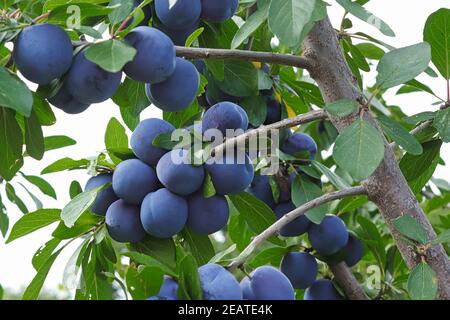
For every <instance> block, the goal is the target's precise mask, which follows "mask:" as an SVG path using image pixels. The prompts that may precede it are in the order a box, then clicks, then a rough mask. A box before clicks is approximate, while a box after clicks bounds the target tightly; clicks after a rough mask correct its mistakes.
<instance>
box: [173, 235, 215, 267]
mask: <svg viewBox="0 0 450 320" xmlns="http://www.w3.org/2000/svg"><path fill="white" fill-rule="evenodd" d="M181 236H182V237H183V239H184V240H185V241H186V244H187V246H188V248H189V249H190V252H191V253H192V256H193V257H194V258H195V260H197V263H198V265H200V266H202V265H204V264H207V263H208V261H209V260H211V258H212V257H214V255H215V254H216V252H215V251H214V247H213V244H212V242H211V240H210V239H209V236H207V235H201V234H197V233H195V232H193V231H192V230H190V229H189V228H188V227H186V228H184V229H183V231H182V232H181Z"/></svg>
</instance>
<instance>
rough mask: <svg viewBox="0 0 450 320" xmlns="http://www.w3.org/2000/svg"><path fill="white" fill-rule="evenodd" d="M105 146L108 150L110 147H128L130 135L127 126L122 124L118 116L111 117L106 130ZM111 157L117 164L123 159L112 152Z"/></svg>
mask: <svg viewBox="0 0 450 320" xmlns="http://www.w3.org/2000/svg"><path fill="white" fill-rule="evenodd" d="M105 146H106V149H107V150H110V149H121V148H123V149H126V148H128V136H127V133H126V131H125V128H124V127H123V126H122V125H121V124H120V122H119V121H118V120H117V119H116V118H111V120H110V121H109V123H108V127H107V128H106V132H105ZM110 157H111V159H112V160H113V162H114V163H115V164H118V163H120V162H121V161H122V160H121V159H119V158H117V157H115V156H114V155H113V154H110Z"/></svg>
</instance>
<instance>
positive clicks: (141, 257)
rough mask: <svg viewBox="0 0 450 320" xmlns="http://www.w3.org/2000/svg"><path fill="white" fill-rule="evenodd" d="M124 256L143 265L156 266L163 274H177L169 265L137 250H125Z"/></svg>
mask: <svg viewBox="0 0 450 320" xmlns="http://www.w3.org/2000/svg"><path fill="white" fill-rule="evenodd" d="M123 255H124V256H126V257H129V258H130V259H131V260H132V261H134V262H136V263H139V264H142V265H145V266H150V267H158V268H159V269H161V270H162V271H163V272H164V274H166V275H169V276H174V277H175V276H177V272H176V270H175V269H171V268H170V267H168V266H167V265H165V264H163V263H161V262H160V261H158V260H156V259H155V258H153V257H151V256H149V255H146V254H143V253H139V252H133V251H132V252H125V253H123Z"/></svg>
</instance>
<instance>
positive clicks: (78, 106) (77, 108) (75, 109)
mask: <svg viewBox="0 0 450 320" xmlns="http://www.w3.org/2000/svg"><path fill="white" fill-rule="evenodd" d="M47 100H48V102H50V103H51V104H52V105H54V106H55V107H56V108H58V109H61V110H62V111H64V112H65V113H68V114H78V113H81V112H83V111H85V110H86V109H87V108H89V107H90V104H89V103H83V102H80V101H78V100H77V99H76V98H75V97H74V96H73V95H72V94H71V93H70V92H69V90H68V89H67V87H66V86H64V85H63V86H62V87H61V88H60V89H59V91H58V92H57V93H56V94H55V95H54V96H53V97H51V98H48V99H47Z"/></svg>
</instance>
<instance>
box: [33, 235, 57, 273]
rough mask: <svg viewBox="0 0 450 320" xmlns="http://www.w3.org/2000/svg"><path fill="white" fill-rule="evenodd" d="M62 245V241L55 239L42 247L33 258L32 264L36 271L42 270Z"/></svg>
mask: <svg viewBox="0 0 450 320" xmlns="http://www.w3.org/2000/svg"><path fill="white" fill-rule="evenodd" d="M60 243H61V240H60V239H56V238H53V239H51V240H49V241H47V242H46V243H45V244H44V245H43V246H41V247H40V248H39V249H38V250H37V251H36V253H35V254H34V256H33V260H32V264H33V267H34V269H35V270H36V271H39V269H41V268H42V266H43V265H44V264H45V262H46V261H47V260H48V259H49V258H50V256H51V255H52V254H53V252H54V251H55V249H56V247H58V245H59V244H60Z"/></svg>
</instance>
